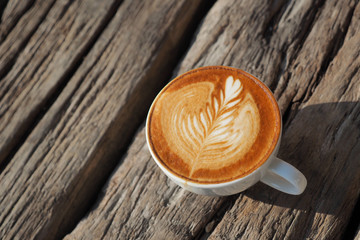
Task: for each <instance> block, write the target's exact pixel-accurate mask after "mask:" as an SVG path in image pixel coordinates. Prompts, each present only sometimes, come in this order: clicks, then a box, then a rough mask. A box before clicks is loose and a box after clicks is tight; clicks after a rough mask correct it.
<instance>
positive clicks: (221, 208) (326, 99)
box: [66, 0, 360, 239]
mask: <svg viewBox="0 0 360 240" xmlns="http://www.w3.org/2000/svg"><path fill="white" fill-rule="evenodd" d="M358 26H360V25H359V3H357V5H356V2H355V1H348V2H346V3H344V2H341V3H339V2H338V1H326V2H324V1H305V0H303V1H292V2H289V3H288V2H285V1H274V2H273V3H266V2H264V1H255V2H249V1H247V2H246V1H242V2H238V1H230V0H229V1H219V2H217V3H216V4H215V5H214V7H213V8H212V9H211V11H210V12H209V14H208V15H207V17H206V18H205V19H204V21H203V24H202V26H201V28H200V29H199V31H198V34H197V35H196V38H195V39H194V43H193V44H192V46H191V48H190V49H189V51H188V53H187V55H186V56H185V58H184V60H183V61H182V63H181V64H180V65H179V67H178V69H179V71H178V72H177V74H178V73H182V72H184V71H186V70H189V69H191V68H195V67H199V66H204V65H221V64H223V65H231V66H234V67H239V68H242V69H244V70H247V71H249V72H251V73H253V74H255V75H257V76H259V77H260V79H263V80H264V82H265V83H267V84H268V85H269V86H270V87H271V88H272V90H273V91H274V92H275V94H276V97H277V99H279V104H280V108H281V109H282V111H283V113H284V120H285V121H284V122H285V124H286V127H285V129H284V140H283V144H282V146H281V151H280V157H282V158H284V159H287V160H288V162H290V163H291V164H293V165H294V166H296V167H298V168H299V169H300V170H301V171H302V172H304V174H305V175H306V176H307V178H308V181H309V185H308V188H307V190H306V191H305V192H304V194H303V195H301V196H288V195H285V194H283V193H280V192H277V191H276V190H273V189H271V188H269V187H266V186H264V185H261V184H258V185H256V186H254V187H253V188H251V189H250V190H248V191H246V192H244V193H241V194H239V195H236V196H233V197H227V198H212V197H206V196H197V195H194V194H192V193H189V192H186V191H184V190H182V189H180V188H179V187H176V186H175V185H174V184H173V183H172V182H171V181H170V180H168V179H167V178H166V177H165V176H164V174H163V173H162V172H161V171H160V169H158V168H157V167H156V166H155V164H154V163H153V161H152V160H151V157H150V154H149V152H148V151H147V150H146V145H145V140H144V133H143V131H144V129H141V130H140V131H139V133H138V135H137V137H136V138H135V141H134V142H133V144H132V146H131V147H130V149H129V151H128V152H127V154H126V155H125V157H124V159H123V160H121V161H123V162H122V164H121V165H119V166H118V168H117V169H116V171H115V172H114V174H113V176H112V177H111V179H110V180H109V182H108V184H107V186H106V188H105V189H104V193H103V195H102V196H100V197H99V199H98V204H97V205H96V206H94V208H93V209H92V211H91V212H90V213H89V215H88V216H86V217H85V218H84V219H83V220H82V221H81V222H80V223H79V224H78V226H77V227H76V228H75V230H74V231H73V232H72V233H71V234H69V235H67V237H66V239H87V238H91V237H95V238H100V237H101V238H104V239H138V238H142V239H193V238H201V239H202V238H204V239H206V238H210V239H239V238H243V239H269V238H275V239H283V238H285V239H305V238H307V237H308V238H315V239H316V238H320V239H333V238H335V239H336V238H339V237H340V236H341V234H342V231H343V230H344V226H345V225H346V224H347V221H348V219H349V217H350V214H351V211H352V209H353V207H354V204H355V202H356V198H357V197H358V196H359V189H360V188H359V182H360V181H359V180H360V179H359V177H360V176H359V170H360V166H359V163H358V161H357V156H359V154H360V153H359V151H360V145H359V138H360V132H359V128H358V126H359V125H360V123H359V119H360V117H359V113H360V105H359V99H360V96H359V93H360V91H359V90H360V85H359V84H360V83H359V81H358V79H359V74H360V72H359V64H360V62H359V60H360V58H359V45H358V42H359V39H360V36H359V34H360V30H359V27H358Z"/></svg>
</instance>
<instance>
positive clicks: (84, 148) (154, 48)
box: [0, 0, 200, 239]
mask: <svg viewBox="0 0 360 240" xmlns="http://www.w3.org/2000/svg"><path fill="white" fill-rule="evenodd" d="M95 2H98V3H99V4H103V2H102V1H94V2H93V4H95ZM199 4H200V1H191V4H190V1H186V0H183V1H163V0H157V1H142V0H136V1H133V0H127V1H124V2H123V3H122V5H121V6H120V8H119V9H118V10H117V13H116V14H115V16H114V18H113V19H112V20H111V22H110V23H109V25H108V26H107V27H106V29H105V31H104V32H103V33H102V34H101V36H100V37H99V39H98V41H97V42H96V44H95V45H94V46H93V47H92V49H91V51H90V52H89V54H88V55H87V56H86V58H85V59H84V61H83V62H82V64H81V65H80V66H79V68H78V70H77V71H76V72H75V74H74V76H73V77H72V78H71V79H70V80H69V82H68V83H67V84H66V86H65V87H64V89H63V91H62V92H61V93H60V95H59V97H58V98H57V99H56V101H55V102H54V104H53V105H52V106H51V107H50V109H49V110H48V111H47V112H46V113H45V115H44V116H43V118H42V119H41V120H40V121H39V123H38V124H37V125H36V126H35V128H34V129H33V131H32V132H31V134H30V135H29V137H28V138H27V139H26V140H25V142H24V144H23V145H22V146H21V148H20V149H19V150H18V151H17V152H16V154H15V155H14V157H13V158H12V159H11V161H10V162H9V163H8V165H7V166H6V168H5V169H4V171H3V172H2V173H1V175H0V182H1V183H2V184H1V186H0V238H2V239H13V238H17V239H24V238H26V239H32V238H40V239H52V238H59V237H61V236H62V235H63V234H65V233H66V231H69V228H71V227H73V226H74V224H75V223H76V221H77V220H78V218H79V217H80V216H82V215H83V214H84V211H85V210H86V209H87V208H88V207H89V204H91V203H92V199H93V198H94V196H96V194H97V192H98V190H99V188H100V186H101V185H102V183H103V182H104V180H105V179H106V178H107V177H108V174H109V173H110V172H111V171H112V170H113V168H114V166H115V165H116V163H117V162H118V158H116V157H114V156H117V155H119V154H120V153H121V151H124V148H125V147H126V146H127V143H128V141H130V139H131V137H132V136H133V133H134V132H135V131H136V129H137V128H138V126H139V124H141V122H142V121H143V118H144V116H145V115H146V111H147V109H148V107H149V106H150V103H151V99H152V98H153V97H154V95H155V94H156V92H157V91H158V90H159V88H160V86H161V85H162V84H163V83H162V81H166V79H167V77H169V76H168V75H170V71H171V69H172V67H174V65H175V61H176V60H177V59H176V58H177V56H178V48H179V45H181V44H180V43H181V41H182V37H183V35H184V32H185V31H186V29H187V27H188V26H189V25H190V23H191V20H192V17H193V16H194V14H195V11H196V10H197V9H198V8H199V6H200V5H199ZM72 6H75V5H74V3H73V5H71V6H70V8H71V7H72ZM83 6H84V7H85V9H86V11H90V12H95V11H99V12H100V11H104V10H102V8H100V6H99V7H97V8H96V7H95V6H93V7H95V9H90V8H89V5H88V4H84V5H83ZM115 10H116V9H115ZM79 11H80V9H78V11H77V14H74V13H73V12H72V11H70V9H69V10H68V13H69V14H70V15H79ZM65 16H67V13H66V14H65V15H64V17H65ZM74 17H75V16H74ZM79 17H80V18H82V17H84V16H81V15H79ZM75 18H76V17H75ZM60 21H61V20H60ZM88 21H89V20H88ZM57 22H58V21H57ZM66 22H67V23H68V24H69V23H70V22H69V21H68V20H67V21H66ZM90 23H92V21H90ZM90 23H89V24H90ZM84 24H85V26H87V23H84ZM83 28H84V26H82V28H81V29H83ZM77 30H78V31H79V30H80V29H77ZM80 32H81V31H80ZM71 35H72V34H71V32H70V33H67V34H66V36H67V37H69V36H71ZM56 39H57V38H56ZM65 40H66V39H65ZM75 46H78V45H75ZM60 47H61V49H62V48H66V47H67V48H69V49H67V50H66V52H67V51H70V50H72V51H74V49H72V48H73V46H72V45H70V46H67V45H66V44H64V43H62V44H61V45H60ZM61 55H64V53H62V54H61ZM56 56H57V55H56ZM56 56H54V57H53V60H52V61H50V62H49V63H48V64H51V66H52V65H54V64H55V63H56V62H57V61H54V59H56ZM60 60H61V61H60ZM60 60H59V61H60V63H62V62H63V61H68V57H64V58H60ZM64 64H65V63H64ZM61 66H62V65H60V69H58V70H57V69H55V70H57V71H56V72H57V74H63V72H64V67H61ZM58 67H59V66H58ZM55 70H54V71H55ZM48 71H49V70H48ZM42 74H44V73H42ZM56 76H57V75H56ZM48 78H49V77H48ZM48 78H46V79H48ZM48 87H49V86H47V88H48ZM47 88H44V89H47ZM38 91H39V90H38ZM38 91H37V92H38ZM44 91H45V90H44ZM22 100H23V99H22ZM19 101H20V100H19Z"/></svg>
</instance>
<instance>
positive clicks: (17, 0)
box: [0, 0, 41, 43]
mask: <svg viewBox="0 0 360 240" xmlns="http://www.w3.org/2000/svg"><path fill="white" fill-rule="evenodd" d="M33 4H34V1H21V0H12V1H2V2H1V5H0V7H3V8H4V9H0V11H1V13H2V15H1V21H0V43H1V42H3V40H4V39H5V38H6V36H7V35H8V34H9V32H10V31H11V29H12V28H13V27H14V26H15V25H16V23H17V22H18V21H19V19H20V18H21V17H22V16H23V15H25V12H26V11H27V10H29V9H30V8H31V6H32V5H33ZM38 10H40V9H38ZM39 15H41V13H40V14H37V16H39Z"/></svg>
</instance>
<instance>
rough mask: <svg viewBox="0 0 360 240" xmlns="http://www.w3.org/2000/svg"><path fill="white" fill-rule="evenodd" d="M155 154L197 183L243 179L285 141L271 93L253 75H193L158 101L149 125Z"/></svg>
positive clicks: (203, 71) (209, 71)
mask: <svg viewBox="0 0 360 240" xmlns="http://www.w3.org/2000/svg"><path fill="white" fill-rule="evenodd" d="M147 126H148V127H147V131H148V132H147V136H148V142H149V146H150V150H151V151H152V153H153V155H155V156H156V158H157V160H158V161H159V162H160V164H162V165H163V166H164V167H165V168H166V169H168V170H169V171H170V172H172V173H173V174H175V175H177V176H178V177H180V178H183V179H185V180H187V181H192V182H197V183H209V184H210V183H221V182H228V181H232V180H235V179H237V178H241V177H244V176H246V175H248V174H249V173H251V172H253V171H254V170H255V169H256V168H258V167H259V166H260V165H262V164H263V163H264V162H265V161H266V160H267V158H268V157H269V156H270V154H271V153H272V152H273V150H274V148H275V146H276V143H277V141H278V138H279V136H280V130H281V129H280V128H281V117H280V112H279V109H278V106H277V103H276V101H275V99H274V97H273V95H272V93H271V92H270V90H269V89H268V88H267V87H266V86H265V85H264V84H263V83H261V82H260V81H259V80H258V79H256V78H255V77H253V76H252V75H250V74H248V73H246V72H244V71H242V70H239V69H235V68H230V67H223V66H221V67H220V66H216V67H203V68H199V69H195V70H192V71H189V72H187V73H185V74H182V75H180V76H179V77H177V78H175V79H174V80H172V81H171V82H170V83H169V84H168V85H167V86H166V87H165V88H164V89H163V90H162V91H161V92H160V93H159V95H158V96H157V97H156V99H155V100H154V103H153V105H152V106H151V108H150V111H149V116H148V122H147Z"/></svg>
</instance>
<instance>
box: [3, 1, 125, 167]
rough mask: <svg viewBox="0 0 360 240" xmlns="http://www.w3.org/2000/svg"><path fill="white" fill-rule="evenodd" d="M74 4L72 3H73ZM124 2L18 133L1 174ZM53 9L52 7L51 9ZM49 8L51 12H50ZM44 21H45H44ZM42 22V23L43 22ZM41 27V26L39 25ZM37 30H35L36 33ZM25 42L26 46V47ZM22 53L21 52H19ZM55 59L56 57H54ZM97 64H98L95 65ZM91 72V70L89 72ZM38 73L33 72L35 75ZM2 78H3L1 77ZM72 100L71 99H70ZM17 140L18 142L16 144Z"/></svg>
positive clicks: (113, 5) (97, 32)
mask: <svg viewBox="0 0 360 240" xmlns="http://www.w3.org/2000/svg"><path fill="white" fill-rule="evenodd" d="M71 2H72V1H71ZM121 2H122V1H117V2H116V1H115V2H114V3H113V4H112V6H111V7H110V8H109V12H108V14H107V15H106V17H105V18H104V19H103V20H102V22H101V23H100V24H99V26H98V28H97V30H95V32H94V35H93V37H92V38H90V40H89V41H88V43H87V44H86V45H85V46H84V48H83V50H82V51H81V52H79V54H78V55H77V56H76V57H75V58H74V59H73V61H72V63H71V64H70V66H69V68H68V69H66V70H65V71H64V73H63V75H62V77H61V78H60V79H59V81H58V86H57V87H56V91H55V92H52V93H50V94H49V95H50V97H49V98H48V99H45V101H44V102H43V103H42V105H41V106H39V107H38V111H36V112H34V113H33V114H32V116H29V118H28V120H27V123H25V124H24V125H23V126H22V130H19V131H18V133H17V137H15V138H13V139H14V140H13V142H11V143H9V145H10V146H9V148H11V149H10V150H8V154H2V156H1V157H0V173H1V172H2V171H3V169H4V168H5V167H6V166H7V164H8V163H9V162H10V160H11V159H12V158H13V156H14V155H15V154H16V152H17V151H18V150H19V148H20V147H21V146H22V145H23V143H24V142H25V141H26V139H27V137H28V136H29V135H30V133H31V132H32V131H33V129H34V128H35V127H36V126H37V124H38V123H39V121H40V120H41V119H42V118H43V116H44V115H45V114H46V113H47V111H48V110H49V109H50V107H51V106H52V105H53V103H54V102H55V100H56V99H57V98H58V96H59V95H60V93H61V92H62V91H63V89H64V88H65V86H66V84H67V83H68V81H69V80H70V79H71V77H72V76H73V75H74V74H75V72H76V70H77V69H78V68H79V66H80V65H81V63H82V62H83V60H84V59H85V58H84V56H86V55H87V54H88V53H89V51H90V50H91V48H92V46H93V45H94V44H95V42H96V41H97V39H98V38H99V37H100V36H101V33H102V32H103V31H104V29H105V28H106V26H107V25H108V24H109V23H110V21H111V19H112V18H113V17H114V15H115V13H116V10H117V9H118V7H119V6H120V4H121ZM71 4H72V3H68V4H67V5H66V6H65V9H63V11H62V12H61V14H60V17H62V16H63V15H64V14H65V12H66V11H67V9H68V8H69V7H70V6H71ZM50 8H51V7H50ZM50 8H49V11H50ZM45 17H46V14H45V16H44V19H45ZM44 19H43V20H44ZM43 20H42V21H43ZM39 25H40V24H39ZM35 30H36V29H34V32H35ZM25 43H26V42H24V46H23V47H25ZM19 53H20V52H19ZM47 57H48V55H47V56H46V57H45V58H44V59H43V60H42V61H41V62H40V63H39V64H38V68H39V67H40V66H41V65H42V63H43V62H45V60H46V58H47ZM53 57H54V56H53ZM14 61H15V59H14ZM94 64H96V63H94ZM89 71H90V70H89ZM36 72H37V70H36V69H35V71H33V75H34V74H35V73H36ZM0 78H1V77H0ZM80 84H81V82H79V83H78V86H79V85H80ZM69 100H70V99H69ZM67 104H69V102H67V103H65V105H64V107H63V109H64V108H65V106H66V105H67ZM16 140H17V142H15V141H16Z"/></svg>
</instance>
